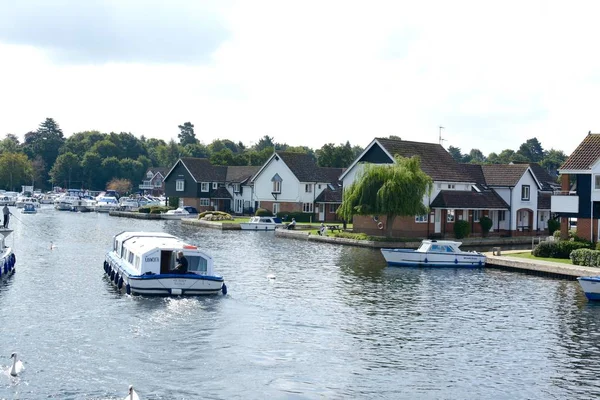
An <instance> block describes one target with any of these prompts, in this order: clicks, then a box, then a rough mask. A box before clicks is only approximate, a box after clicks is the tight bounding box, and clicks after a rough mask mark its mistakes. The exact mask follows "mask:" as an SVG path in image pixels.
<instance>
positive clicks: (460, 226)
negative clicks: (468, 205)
mask: <svg viewBox="0 0 600 400" xmlns="http://www.w3.org/2000/svg"><path fill="white" fill-rule="evenodd" d="M469 233H471V227H470V226H469V223H468V222H467V221H465V220H461V221H456V222H455V223H454V236H455V237H456V238H457V239H462V238H465V237H467V236H469Z"/></svg>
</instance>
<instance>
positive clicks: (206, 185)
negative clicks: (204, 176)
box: [200, 182, 210, 192]
mask: <svg viewBox="0 0 600 400" xmlns="http://www.w3.org/2000/svg"><path fill="white" fill-rule="evenodd" d="M209 189H210V186H209V183H208V182H202V183H201V184H200V191H201V192H208V191H209Z"/></svg>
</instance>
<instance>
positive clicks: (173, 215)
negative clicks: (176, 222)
mask: <svg viewBox="0 0 600 400" xmlns="http://www.w3.org/2000/svg"><path fill="white" fill-rule="evenodd" d="M197 216H198V211H197V210H196V209H195V208H194V207H190V206H185V207H179V208H177V209H175V210H169V211H167V212H164V213H160V217H161V218H162V219H182V218H195V217H197Z"/></svg>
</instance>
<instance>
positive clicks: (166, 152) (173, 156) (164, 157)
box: [157, 139, 182, 168]
mask: <svg viewBox="0 0 600 400" xmlns="http://www.w3.org/2000/svg"><path fill="white" fill-rule="evenodd" d="M181 153H182V152H181V148H180V147H179V145H178V144H177V143H176V142H175V140H173V139H171V140H170V141H169V143H168V144H167V145H166V146H160V147H158V148H157V156H158V165H159V166H161V167H167V168H170V167H172V166H173V165H174V164H175V163H176V162H177V160H179V157H181Z"/></svg>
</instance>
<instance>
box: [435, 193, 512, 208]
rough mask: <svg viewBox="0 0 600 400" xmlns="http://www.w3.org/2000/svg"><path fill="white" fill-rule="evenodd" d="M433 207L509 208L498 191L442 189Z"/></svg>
mask: <svg viewBox="0 0 600 400" xmlns="http://www.w3.org/2000/svg"><path fill="white" fill-rule="evenodd" d="M431 207H432V208H450V209H453V208H466V209H471V210H478V209H479V210H490V209H496V210H497V209H504V210H508V204H506V202H505V201H504V200H503V199H502V197H500V196H499V195H498V194H497V193H496V192H494V191H492V190H486V191H484V192H480V193H479V192H475V191H470V192H467V191H461V190H442V191H441V192H439V193H438V195H437V196H436V197H435V199H433V201H432V202H431Z"/></svg>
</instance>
